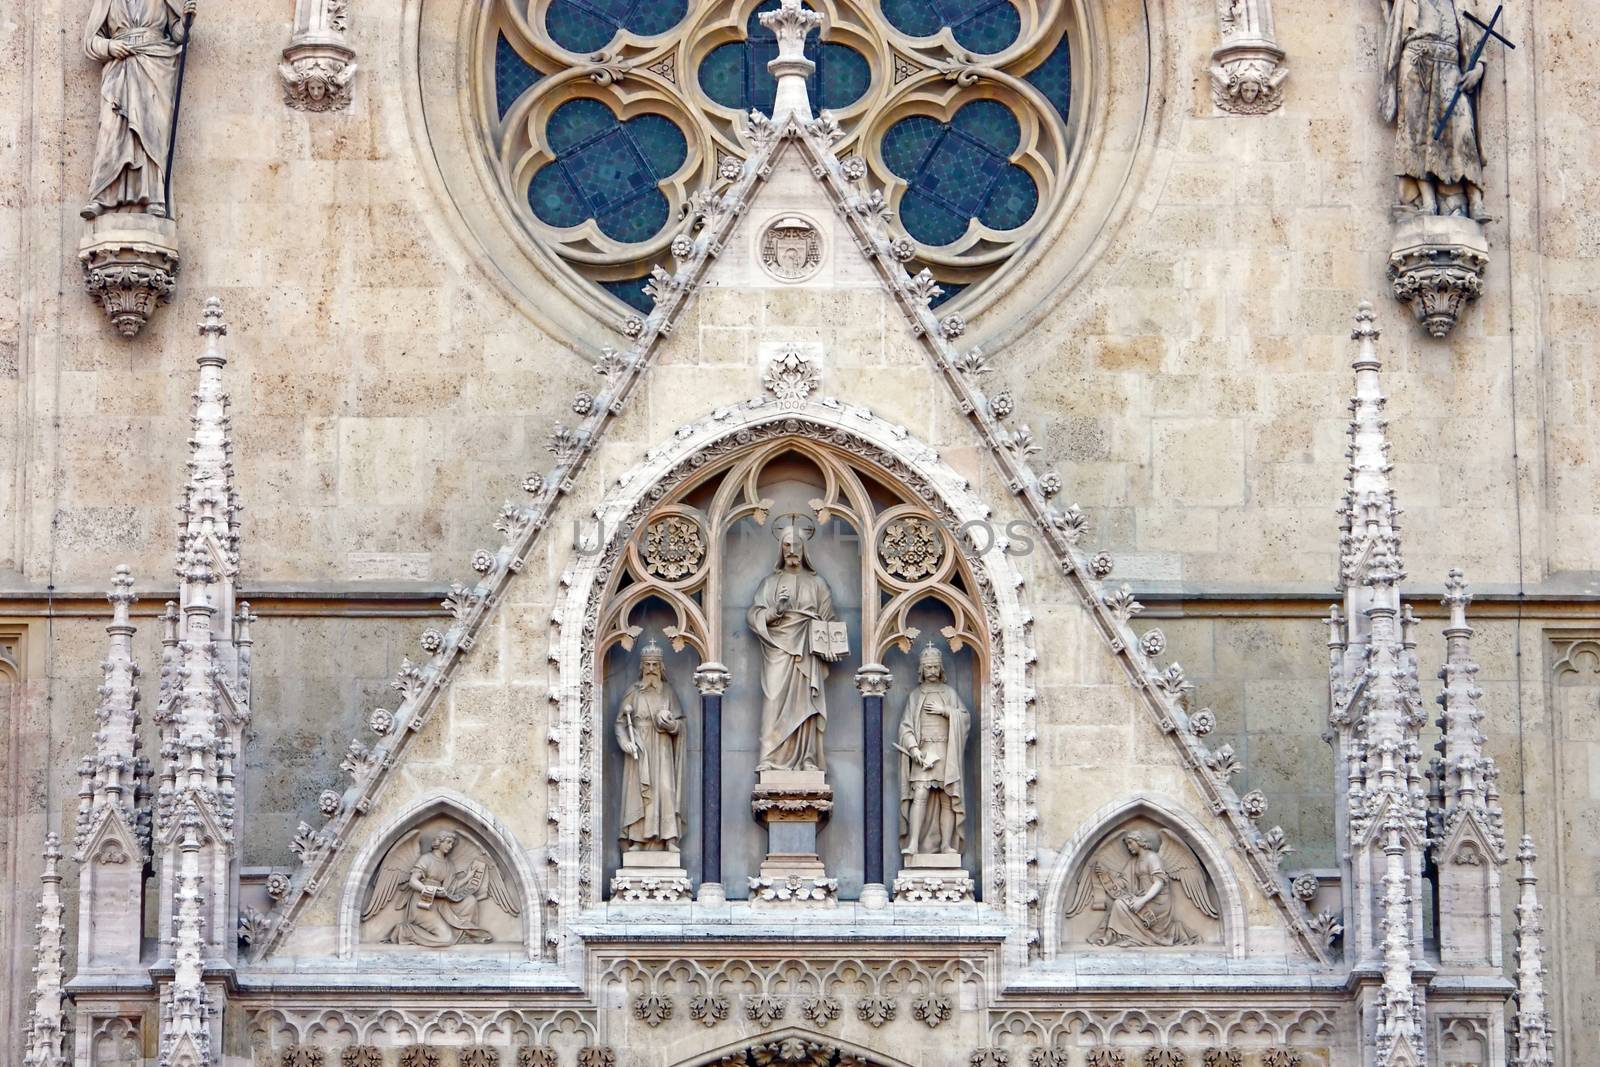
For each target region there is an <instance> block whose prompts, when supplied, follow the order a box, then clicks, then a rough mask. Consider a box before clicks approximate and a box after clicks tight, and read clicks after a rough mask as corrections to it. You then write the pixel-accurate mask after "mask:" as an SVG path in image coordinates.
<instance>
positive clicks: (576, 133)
mask: <svg viewBox="0 0 1600 1067" xmlns="http://www.w3.org/2000/svg"><path fill="white" fill-rule="evenodd" d="M616 124H617V117H616V115H614V114H612V113H611V109H610V108H609V107H606V106H605V105H604V104H602V103H601V102H600V101H598V100H593V99H590V98H589V97H586V96H584V97H579V98H578V99H576V100H571V101H568V102H567V103H565V104H562V105H561V106H560V107H558V108H556V110H555V114H553V115H551V116H550V121H549V122H548V123H546V124H545V128H544V137H545V140H546V141H548V142H549V144H550V151H552V152H554V153H555V154H556V155H558V156H559V155H561V154H562V153H564V152H569V151H571V150H572V149H573V148H575V147H577V146H578V145H580V144H583V143H584V142H585V141H587V140H589V139H591V138H593V137H595V136H597V135H598V134H601V133H604V132H605V131H607V130H609V129H611V127H613V126H615V125H616Z"/></svg>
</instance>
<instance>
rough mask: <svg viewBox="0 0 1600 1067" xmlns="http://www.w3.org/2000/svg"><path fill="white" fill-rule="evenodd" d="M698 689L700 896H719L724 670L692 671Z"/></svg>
mask: <svg viewBox="0 0 1600 1067" xmlns="http://www.w3.org/2000/svg"><path fill="white" fill-rule="evenodd" d="M694 684H695V687H696V688H698V689H699V690H700V751H701V763H700V883H701V885H700V895H701V898H702V899H705V898H706V897H707V891H706V887H707V886H713V887H715V888H714V889H713V890H712V892H711V896H713V897H720V896H721V895H722V892H723V887H722V694H723V693H724V692H725V691H726V690H727V688H728V669H727V668H726V667H724V666H723V665H722V664H720V663H702V664H701V665H700V669H699V670H697V671H695V672H694Z"/></svg>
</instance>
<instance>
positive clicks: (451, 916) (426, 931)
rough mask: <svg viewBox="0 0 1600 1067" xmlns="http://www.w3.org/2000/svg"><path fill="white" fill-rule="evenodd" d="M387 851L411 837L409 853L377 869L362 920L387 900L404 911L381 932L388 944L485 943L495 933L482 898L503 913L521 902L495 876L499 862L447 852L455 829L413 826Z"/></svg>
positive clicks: (457, 837)
mask: <svg viewBox="0 0 1600 1067" xmlns="http://www.w3.org/2000/svg"><path fill="white" fill-rule="evenodd" d="M413 833H415V834H416V836H415V837H414V838H413V837H412V835H409V834H408V835H407V838H406V839H405V840H403V841H402V842H401V843H400V844H399V845H397V846H396V847H395V848H394V849H393V850H391V852H390V856H391V857H393V856H394V855H395V854H396V853H403V852H404V851H405V850H406V849H407V846H408V845H409V844H410V842H411V841H412V840H414V841H415V847H416V849H417V852H416V854H415V858H414V859H411V860H406V859H404V858H401V859H398V860H392V861H391V862H389V863H387V864H386V865H385V866H384V867H383V868H382V869H381V870H380V872H379V874H378V878H377V882H376V883H375V884H374V885H373V888H372V894H371V896H370V897H368V899H367V905H366V907H365V908H364V909H362V913H361V918H362V920H363V921H365V920H368V919H372V918H375V917H376V916H378V915H379V914H380V913H381V912H382V911H383V909H384V908H386V907H389V906H390V905H393V906H394V908H395V910H397V911H400V912H403V913H404V917H403V918H402V919H401V920H400V921H399V922H398V923H396V924H395V925H393V926H392V927H390V928H389V930H388V931H387V932H386V933H385V934H384V935H383V940H384V941H385V942H387V943H389V944H393V945H420V946H422V947H424V948H448V947H450V946H451V945H457V944H462V943H477V944H482V943H487V942H490V941H493V940H494V939H495V935H494V933H493V932H492V931H490V930H488V929H486V928H485V926H484V923H483V921H482V919H481V918H480V915H479V912H480V910H481V909H482V907H483V902H484V901H485V900H488V901H492V902H493V903H494V904H495V906H496V907H498V908H499V909H500V910H501V911H503V912H505V913H506V914H507V915H517V914H518V913H519V912H520V911H521V906H520V905H519V904H518V902H517V898H516V897H515V896H514V895H513V894H512V893H511V891H510V889H509V888H508V887H507V886H506V884H505V881H504V879H502V878H501V875H500V868H499V865H498V864H496V863H495V862H494V861H493V860H492V859H490V858H489V856H488V855H487V854H485V853H483V852H479V853H478V854H477V855H476V856H474V857H472V858H471V859H470V860H468V861H467V862H465V863H457V862H456V860H455V858H454V856H453V855H452V854H453V853H454V852H455V851H456V845H457V843H458V842H459V840H460V837H461V835H460V834H458V833H457V832H456V831H455V830H453V829H444V830H439V831H437V832H434V833H431V834H430V833H427V832H420V833H417V832H415V831H414V832H413Z"/></svg>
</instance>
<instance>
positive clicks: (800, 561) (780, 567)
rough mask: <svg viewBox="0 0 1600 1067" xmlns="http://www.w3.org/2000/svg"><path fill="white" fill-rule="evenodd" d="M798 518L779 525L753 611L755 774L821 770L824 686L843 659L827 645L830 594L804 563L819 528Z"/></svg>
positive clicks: (788, 518)
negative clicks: (757, 722)
mask: <svg viewBox="0 0 1600 1067" xmlns="http://www.w3.org/2000/svg"><path fill="white" fill-rule="evenodd" d="M803 521H804V520H803V518H802V517H801V516H793V515H791V516H785V517H784V519H782V520H779V523H778V525H777V527H776V528H775V532H776V533H777V535H778V546H779V550H778V563H777V566H776V567H774V568H773V572H772V573H771V574H769V575H767V576H766V578H764V579H762V581H761V586H760V587H759V588H758V589H757V590H756V598H755V603H753V604H751V605H750V611H749V613H748V616H747V617H748V619H749V622H750V632H751V633H753V634H755V636H756V640H757V641H759V642H760V644H761V759H760V762H759V763H757V764H756V770H757V771H758V772H759V771H773V770H779V771H823V770H826V769H827V760H826V756H825V753H824V752H823V746H822V735H823V732H824V731H825V730H826V729H827V727H828V701H827V695H826V694H825V693H823V691H822V684H823V682H824V681H826V680H827V677H828V663H829V662H832V661H833V660H836V659H838V658H839V656H840V655H841V650H840V649H839V647H838V646H836V645H835V644H832V643H828V644H824V641H825V639H826V634H827V630H828V628H827V627H826V626H823V627H821V628H819V627H816V626H813V623H819V622H820V623H835V625H837V623H836V620H835V619H834V615H833V594H832V593H830V592H829V591H828V583H827V582H825V581H823V580H822V578H821V576H820V575H818V574H817V572H816V571H815V570H813V569H812V568H811V562H810V560H808V559H807V558H806V539H807V538H808V537H810V536H811V535H812V534H814V533H815V532H816V527H815V526H814V525H813V526H810V527H809V528H808V527H807V526H805V525H802V523H803Z"/></svg>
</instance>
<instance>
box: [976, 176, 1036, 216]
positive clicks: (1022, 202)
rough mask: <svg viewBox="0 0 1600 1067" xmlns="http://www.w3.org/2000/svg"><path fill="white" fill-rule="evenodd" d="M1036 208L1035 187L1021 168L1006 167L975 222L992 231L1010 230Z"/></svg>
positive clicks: (1030, 178)
mask: <svg viewBox="0 0 1600 1067" xmlns="http://www.w3.org/2000/svg"><path fill="white" fill-rule="evenodd" d="M1038 209H1039V186H1038V185H1037V184H1036V183H1035V182H1034V180H1033V175H1031V174H1029V173H1028V172H1027V171H1025V170H1023V169H1022V168H1021V167H1007V168H1006V169H1005V170H1004V171H1003V172H1002V173H1001V175H1000V180H999V181H998V182H996V183H995V186H994V188H993V189H992V190H991V191H990V192H989V199H988V202H987V203H985V204H984V205H983V211H982V212H980V213H979V215H978V221H980V222H982V223H983V224H984V225H985V226H987V227H989V228H990V229H992V230H1014V229H1016V228H1017V227H1018V226H1021V225H1022V224H1023V223H1024V222H1027V221H1028V220H1029V219H1031V218H1033V213H1034V212H1035V211H1037V210H1038Z"/></svg>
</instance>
